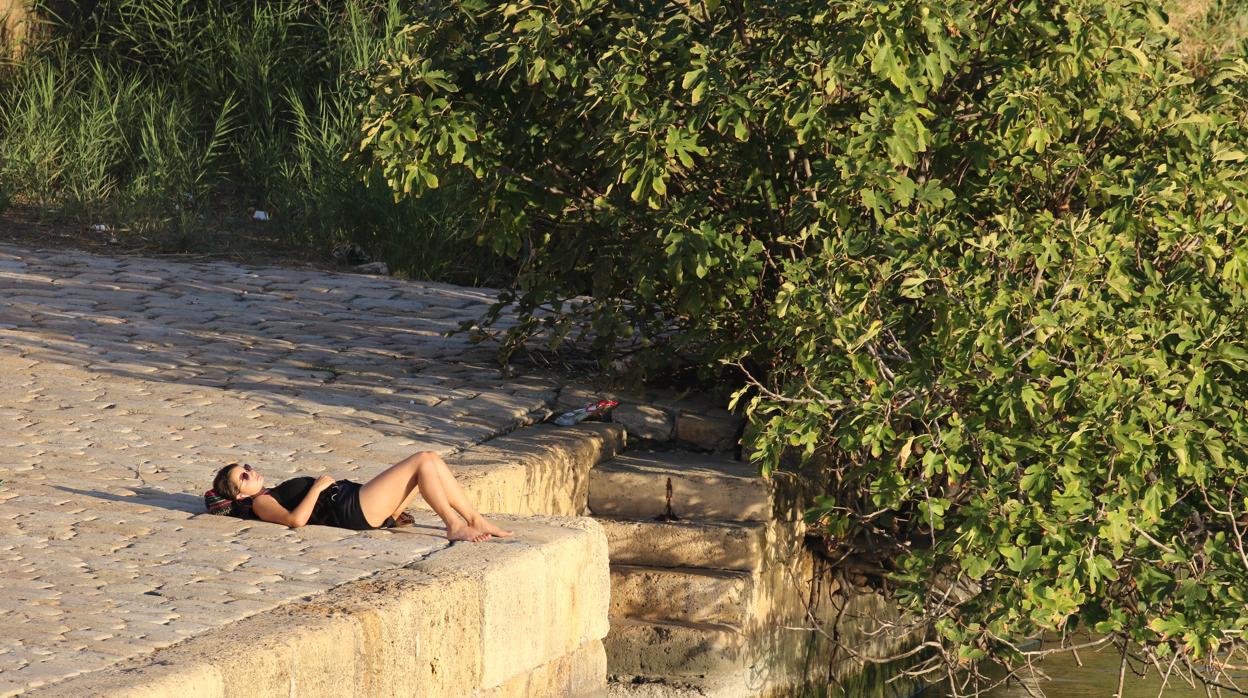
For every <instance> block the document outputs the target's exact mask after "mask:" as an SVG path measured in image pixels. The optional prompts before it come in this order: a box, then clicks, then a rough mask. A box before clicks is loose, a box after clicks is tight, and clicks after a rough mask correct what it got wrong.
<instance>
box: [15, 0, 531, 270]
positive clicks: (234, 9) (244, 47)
mask: <svg viewBox="0 0 1248 698" xmlns="http://www.w3.org/2000/svg"><path fill="white" fill-rule="evenodd" d="M34 16H36V17H39V18H40V21H41V22H43V24H42V26H40V27H38V28H37V31H34V32H32V37H33V38H32V40H30V41H29V42H28V43H27V44H26V45H25V46H24V51H23V55H22V57H21V58H20V59H18V60H10V61H8V62H7V63H6V64H4V65H0V206H3V205H5V203H6V202H7V201H10V200H20V201H23V202H25V203H27V204H29V205H31V206H33V207H35V208H36V209H38V210H39V211H40V212H42V213H44V214H45V215H49V216H55V217H58V218H60V219H63V220H66V221H70V222H75V223H81V224H89V223H94V222H101V221H102V222H107V223H110V224H112V225H114V226H117V227H119V228H122V229H125V230H129V231H132V232H133V234H136V235H145V236H150V237H151V239H153V240H156V241H159V242H160V243H161V244H162V245H171V246H173V247H190V248H194V247H195V246H196V245H197V244H202V243H204V242H205V240H204V239H203V238H204V236H205V235H207V232H206V231H213V234H215V235H220V234H221V233H222V230H224V231H225V233H226V234H228V233H229V230H230V229H241V228H243V227H245V226H248V225H253V224H251V223H250V222H249V217H250V212H251V211H252V210H253V209H263V210H265V211H268V212H270V213H271V214H272V217H273V218H272V221H271V222H270V223H268V224H266V225H268V226H269V227H270V229H271V230H275V231H277V232H278V234H279V235H280V236H281V237H282V238H283V239H284V240H285V241H286V243H287V244H289V245H292V246H299V247H303V248H307V249H315V250H318V251H328V250H329V249H331V248H332V247H333V246H335V245H337V244H340V243H343V242H354V243H357V244H360V245H362V246H363V247H364V248H365V249H367V250H369V251H370V252H371V253H373V255H374V256H375V257H378V258H380V259H383V260H385V261H386V262H387V263H388V264H389V265H390V266H391V268H393V269H396V270H398V271H399V272H401V273H404V274H406V275H410V276H414V277H422V278H436V279H442V280H449V281H457V282H461V283H476V284H497V283H501V282H502V281H503V275H504V274H505V272H506V268H507V265H506V264H505V263H504V262H503V261H502V260H500V259H498V258H495V257H492V256H491V255H489V254H487V253H485V251H480V252H478V251H477V250H476V249H475V246H474V243H473V242H472V241H471V240H470V239H468V237H467V235H466V233H465V232H464V231H466V230H468V229H470V228H472V226H471V225H470V223H469V222H467V221H465V220H464V219H463V218H462V216H461V215H460V214H458V213H457V211H456V209H455V207H454V205H453V202H454V200H455V193H454V192H440V193H439V194H438V195H435V196H432V197H426V198H425V199H422V200H419V201H400V202H395V201H394V199H393V195H392V193H391V192H390V190H389V189H388V188H387V187H385V186H383V185H381V184H380V183H372V182H367V181H363V180H362V179H361V177H360V175H359V172H358V171H357V169H356V167H355V166H354V165H353V164H352V163H350V162H346V161H344V159H343V156H344V154H346V153H347V152H349V151H351V150H352V149H353V147H354V145H355V143H356V139H357V138H358V133H359V122H358V116H357V111H356V109H357V105H358V104H360V103H361V102H362V101H363V100H364V99H365V98H366V96H367V93H366V89H367V87H366V82H365V76H366V75H367V73H368V71H370V70H371V69H373V67H374V66H376V65H377V63H378V61H379V60H380V59H381V58H382V57H383V56H384V55H386V54H387V53H388V52H391V51H395V50H398V49H400V48H401V36H400V29H401V28H402V26H403V23H404V15H403V13H402V10H401V5H400V4H399V2H398V0H347V1H346V2H342V3H330V2H328V1H326V2H323V3H322V2H307V1H306V0H276V1H274V2H263V3H262V2H258V1H257V2H255V3H235V2H229V1H228V0H104V1H103V2H100V3H98V4H97V5H96V6H95V8H94V9H93V10H92V11H91V12H89V13H88V14H86V15H85V16H80V15H75V16H64V17H57V16H55V15H52V14H51V11H50V10H49V9H48V8H37V9H36V12H35V13H34ZM469 250H472V252H473V253H472V254H468V253H467V252H468V251H469ZM464 260H472V262H471V263H468V262H465V261H464Z"/></svg>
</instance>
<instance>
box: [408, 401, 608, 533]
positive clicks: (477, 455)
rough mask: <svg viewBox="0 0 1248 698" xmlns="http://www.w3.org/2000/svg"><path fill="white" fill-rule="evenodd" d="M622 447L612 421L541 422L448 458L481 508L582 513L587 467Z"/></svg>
mask: <svg viewBox="0 0 1248 698" xmlns="http://www.w3.org/2000/svg"><path fill="white" fill-rule="evenodd" d="M623 448H624V430H623V429H622V428H621V427H620V426H619V425H616V424H609V423H602V422H590V423H584V424H578V425H576V426H572V427H558V426H553V425H548V424H540V425H537V426H533V427H527V428H524V429H519V430H517V431H513V432H511V433H510V434H507V435H505V436H500V437H498V438H495V439H491V440H490V441H486V442H484V443H481V444H477V445H476V446H473V447H470V448H467V449H465V450H463V451H461V452H459V453H457V454H455V455H453V456H451V457H449V458H447V463H448V464H449V465H450V466H451V468H452V469H453V470H454V471H455V477H456V478H457V479H458V480H459V482H460V484H461V485H462V486H463V488H464V491H465V492H467V493H468V496H469V499H471V500H472V501H473V503H474V504H475V505H476V507H477V508H478V509H480V510H481V511H484V512H487V513H489V512H503V513H507V514H549V515H557V516H584V515H585V514H586V513H587V511H586V504H585V503H586V501H588V497H589V473H590V470H591V469H592V468H593V467H594V466H595V465H597V464H598V463H600V462H602V461H604V460H608V459H610V458H613V457H615V455H616V454H618V453H619V452H620V451H621V450H623ZM420 505H421V506H423V502H421V503H420Z"/></svg>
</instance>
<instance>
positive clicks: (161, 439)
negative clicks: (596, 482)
mask: <svg viewBox="0 0 1248 698" xmlns="http://www.w3.org/2000/svg"><path fill="white" fill-rule="evenodd" d="M491 300H492V297H491V295H490V293H489V292H488V291H484V290H480V289H467V288H458V287H453V286H447V285H441V284H432V283H415V282H402V281H398V280H394V279H388V278H375V277H368V276H359V275H349V274H330V273H325V272H318V271H307V270H292V269H279V268H257V267H242V266H238V265H234V264H229V263H221V262H209V263H204V262H195V263H186V262H177V261H169V260H153V259H143V258H121V259H114V258H108V257H100V256H95V255H89V254H85V253H76V252H75V253H67V252H48V251H31V250H25V249H20V248H14V247H9V246H3V245H0V478H2V479H3V482H2V483H0V584H3V586H4V589H5V591H4V593H3V594H2V595H0V614H3V617H4V618H5V621H4V625H5V630H4V632H3V633H0V695H9V694H13V693H17V692H20V691H22V690H25V689H29V688H34V687H37V686H39V685H43V684H45V683H49V682H54V681H57V680H59V679H62V678H65V677H68V676H72V675H74V674H78V673H81V672H86V671H92V670H95V669H99V668H103V667H105V666H107V665H109V664H112V663H114V662H117V661H120V660H122V659H125V658H129V657H133V656H137V655H140V654H143V653H146V652H150V651H152V650H154V649H157V648H159V647H163V646H166V645H169V644H172V643H174V642H177V641H179V640H181V639H184V638H186V637H189V636H192V635H195V634H197V633H200V632H204V631H206V630H208V629H211V628H214V627H220V626H222V625H224V624H227V623H230V622H232V621H235V620H237V619H240V618H243V617H246V616H249V615H252V614H254V613H257V612H259V611H263V610H266V609H270V608H273V607H275V606H277V605H280V604H281V603H283V602H285V601H289V600H292V599H296V598H300V597H303V596H306V595H308V594H311V593H316V592H319V591H322V590H325V589H328V588H330V587H332V586H335V585H337V584H341V583H343V582H347V581H350V580H352V579H357V578H360V577H363V576H366V575H368V574H370V573H372V572H374V571H376V570H378V569H382V568H387V567H393V566H395V565H401V564H405V563H408V562H411V561H413V560H416V559H418V558H420V557H422V556H425V555H427V554H429V553H430V552H432V551H436V550H438V549H440V548H441V547H443V546H444V545H445V542H444V541H443V540H442V539H441V538H440V536H439V535H438V533H439V531H437V530H436V529H433V528H428V527H425V528H422V527H419V526H418V527H415V528H412V529H404V530H400V531H373V532H367V533H355V532H351V531H345V530H340V529H333V528H325V527H315V526H313V527H308V528H304V529H299V530H297V531H294V530H288V529H285V528H282V527H279V526H275V525H271V524H264V523H260V522H247V523H245V522H241V521H239V520H237V519H229V518H224V517H209V516H203V515H196V514H197V513H198V512H200V511H201V510H202V500H201V498H200V496H199V493H201V492H202V491H203V490H204V489H206V488H207V487H208V486H209V484H210V482H209V480H210V478H211V476H212V473H213V472H214V471H215V470H216V468H217V467H219V465H221V464H223V463H225V462H230V461H236V460H237V461H246V462H249V463H252V464H254V465H256V466H257V467H260V468H262V469H263V470H264V472H265V474H266V478H267V479H268V480H269V481H270V482H278V481H280V480H282V479H285V477H287V476H289V475H292V474H294V473H306V474H313V475H315V474H318V473H329V474H332V475H334V476H336V477H351V478H352V479H356V480H358V481H365V480H367V478H368V477H370V476H371V475H372V474H374V473H376V472H378V471H380V470H381V469H383V468H384V467H385V466H387V465H389V464H390V463H392V462H394V461H396V460H398V459H399V458H401V457H403V456H405V455H407V454H409V453H411V452H413V451H416V450H422V449H429V450H435V451H438V452H441V453H443V454H449V453H451V452H454V451H456V450H459V449H462V448H465V447H467V446H471V445H472V444H476V443H479V442H481V441H484V440H486V439H489V438H491V437H492V436H495V435H497V434H500V433H505V432H507V431H510V430H512V429H514V428H516V427H518V426H522V425H525V424H528V423H531V422H534V421H538V420H540V419H542V418H544V417H545V416H547V414H549V412H548V410H549V406H550V405H551V404H552V402H553V400H554V398H555V396H556V394H557V385H556V384H555V382H554V381H552V380H550V379H545V378H540V377H537V378H535V377H519V378H510V379H506V380H505V379H504V378H503V377H502V375H501V373H500V372H499V371H498V370H497V369H495V368H494V367H492V366H491V365H490V364H489V354H488V350H486V349H483V348H473V347H471V346H470V345H469V344H468V343H467V341H466V340H465V339H463V338H462V337H452V338H448V337H445V336H443V333H444V332H445V331H446V330H448V329H453V328H455V327H457V326H458V324H459V322H460V321H461V320H464V319H470V318H475V317H477V316H478V315H479V314H480V313H481V312H482V311H483V310H484V309H485V308H486V306H487V305H488V303H490V302H491Z"/></svg>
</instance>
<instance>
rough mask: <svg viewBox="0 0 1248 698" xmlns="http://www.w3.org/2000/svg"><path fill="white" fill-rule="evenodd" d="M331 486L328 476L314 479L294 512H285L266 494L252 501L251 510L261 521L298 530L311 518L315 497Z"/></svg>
mask: <svg viewBox="0 0 1248 698" xmlns="http://www.w3.org/2000/svg"><path fill="white" fill-rule="evenodd" d="M332 484H334V478H332V477H330V476H328V475H322V476H320V477H318V478H316V482H314V483H312V487H310V488H308V493H307V494H306V495H304V496H303V501H302V502H299V505H298V506H296V507H295V509H294V511H287V510H286V507H284V506H282V505H281V504H279V503H278V501H277V500H276V499H274V498H273V496H272V495H267V494H265V495H260V496H258V497H256V498H255V499H253V500H252V502H251V510H252V512H253V513H255V515H256V516H258V517H259V518H260V520H261V521H268V522H269V523H275V524H281V525H283V526H289V527H291V528H300V527H302V526H306V525H308V519H310V518H312V509H313V508H315V507H316V499H317V497H319V496H320V495H321V493H322V492H324V491H325V488H327V487H329V486H330V485H332Z"/></svg>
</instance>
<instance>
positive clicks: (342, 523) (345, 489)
mask: <svg viewBox="0 0 1248 698" xmlns="http://www.w3.org/2000/svg"><path fill="white" fill-rule="evenodd" d="M362 486H363V485H361V484H360V483H358V482H352V481H350V480H339V481H338V482H335V483H334V484H333V485H330V486H329V487H328V488H326V489H325V492H324V493H323V494H322V495H321V497H320V501H318V502H317V505H318V508H319V507H320V506H325V507H326V508H327V509H328V510H329V512H328V513H329V514H330V516H331V517H333V525H334V526H338V527H339V528H349V529H351V530H353V531H370V530H372V529H374V528H376V526H371V525H369V523H368V519H366V518H364V509H362V508H361V507H360V488H361V487H362Z"/></svg>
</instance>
